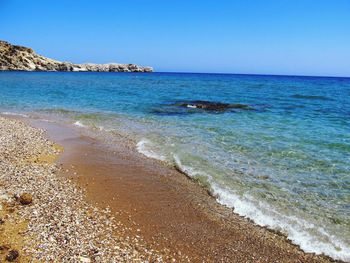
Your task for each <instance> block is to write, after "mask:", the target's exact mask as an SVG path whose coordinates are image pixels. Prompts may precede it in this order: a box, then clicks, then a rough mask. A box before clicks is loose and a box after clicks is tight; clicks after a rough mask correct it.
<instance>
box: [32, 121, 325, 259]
mask: <svg viewBox="0 0 350 263" xmlns="http://www.w3.org/2000/svg"><path fill="white" fill-rule="evenodd" d="M31 124H32V125H33V126H35V127H40V128H45V129H46V130H47V131H48V135H49V138H50V139H51V140H53V141H55V142H56V143H58V144H59V145H62V146H63V147H64V149H65V150H64V153H63V154H62V156H61V158H60V159H59V160H58V162H59V163H60V164H62V166H63V170H62V171H63V175H64V176H68V177H70V178H72V179H73V180H75V181H76V182H78V184H79V185H81V186H82V187H85V188H86V190H87V194H88V199H89V201H91V202H93V203H96V204H97V205H99V206H101V207H106V206H110V208H111V210H112V212H113V213H115V214H117V215H118V219H120V220H121V221H122V223H123V224H125V225H126V226H129V227H130V233H128V234H130V235H141V236H142V237H143V238H144V240H145V241H146V242H147V243H148V244H150V245H151V246H152V248H154V249H158V250H164V249H169V253H170V254H172V255H173V256H174V257H175V258H177V261H179V262H182V261H185V259H186V258H187V257H188V259H189V260H190V261H191V262H330V261H332V260H330V259H329V258H327V257H323V256H316V255H314V254H309V253H304V252H303V251H301V250H300V249H299V248H298V247H297V246H295V245H293V244H291V243H290V242H289V241H288V240H287V239H286V238H285V237H284V236H282V235H280V234H278V233H274V232H272V231H269V230H267V229H265V228H262V227H259V226H256V225H254V224H253V223H252V222H250V221H249V220H247V219H245V218H242V217H240V216H238V215H236V214H234V213H232V209H229V208H226V207H223V206H221V205H219V204H217V203H216V201H215V200H214V198H212V197H211V196H209V195H208V193H207V191H206V190H205V189H203V188H202V187H200V186H199V185H198V184H197V183H195V182H193V181H191V180H189V179H188V178H187V177H186V176H185V175H183V174H181V173H179V172H177V171H176V170H175V169H173V168H171V167H167V166H166V165H164V164H162V163H161V162H158V161H155V160H152V159H148V158H145V157H143V156H142V155H140V154H138V153H136V152H134V151H130V149H127V148H126V147H124V146H122V145H120V146H118V147H116V149H114V150H111V149H109V148H108V147H106V146H105V145H104V144H103V143H102V142H100V141H99V140H96V139H92V138H89V137H84V136H82V135H81V134H80V133H79V131H78V130H75V129H72V128H71V127H65V126H62V125H56V124H50V123H43V122H38V121H32V122H31Z"/></svg>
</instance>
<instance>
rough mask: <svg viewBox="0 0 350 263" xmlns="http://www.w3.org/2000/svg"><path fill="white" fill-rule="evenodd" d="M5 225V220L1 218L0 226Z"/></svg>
mask: <svg viewBox="0 0 350 263" xmlns="http://www.w3.org/2000/svg"><path fill="white" fill-rule="evenodd" d="M4 223H5V221H4V219H2V218H1V217H0V225H2V224H4Z"/></svg>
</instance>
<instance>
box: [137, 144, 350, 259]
mask: <svg viewBox="0 0 350 263" xmlns="http://www.w3.org/2000/svg"><path fill="white" fill-rule="evenodd" d="M147 144H148V145H150V144H151V141H149V140H147V139H143V140H141V141H140V142H139V143H138V144H137V150H138V151H139V152H140V153H142V154H144V155H145V156H147V157H150V158H154V159H158V160H159V159H160V158H159V157H160V155H158V154H157V153H155V152H154V151H150V150H147V149H146V145H147ZM173 158H174V163H175V166H176V167H177V168H178V169H179V170H180V171H182V172H183V173H185V174H187V175H188V176H189V177H192V178H194V177H196V176H205V177H207V179H208V181H209V183H210V186H211V190H212V192H213V196H216V201H217V202H218V203H220V204H222V205H224V206H227V207H230V208H233V209H234V212H235V213H236V214H238V215H240V216H243V217H246V218H249V219H251V220H253V221H254V222H255V223H256V224H257V225H259V226H262V227H267V228H269V229H274V230H278V231H280V232H282V233H285V234H286V235H287V238H288V239H289V240H290V241H291V242H292V243H294V244H296V245H299V246H300V248H301V249H302V250H303V251H305V252H308V253H316V254H325V255H327V256H330V257H332V258H334V259H339V260H343V261H350V248H348V247H347V245H346V244H344V243H343V242H342V241H341V240H339V239H338V238H337V237H335V236H333V235H332V234H329V233H327V231H325V229H323V228H321V227H316V226H315V225H314V224H312V223H310V222H307V221H306V220H303V219H301V218H297V217H292V216H286V215H283V214H281V213H279V212H277V211H276V210H275V209H274V208H273V207H272V206H270V205H268V204H266V203H263V202H260V201H256V200H254V199H253V198H252V197H251V196H249V195H245V196H243V197H241V196H239V195H238V194H236V193H234V191H232V190H230V189H226V188H224V187H222V186H220V185H218V184H216V183H215V182H214V181H213V179H212V177H211V176H210V175H209V174H207V173H205V172H203V171H200V170H198V169H195V168H194V167H190V166H186V165H184V164H183V163H182V162H181V160H180V158H179V156H178V155H174V156H173ZM307 230H313V231H316V232H317V233H318V234H319V236H320V237H321V238H322V239H323V240H325V241H322V240H320V237H317V236H313V235H311V234H309V233H308V232H307Z"/></svg>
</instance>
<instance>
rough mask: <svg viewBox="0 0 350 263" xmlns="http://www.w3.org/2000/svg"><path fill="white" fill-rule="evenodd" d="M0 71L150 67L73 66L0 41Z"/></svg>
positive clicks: (138, 68) (141, 69)
mask: <svg viewBox="0 0 350 263" xmlns="http://www.w3.org/2000/svg"><path fill="white" fill-rule="evenodd" d="M0 70H23V71H103V72H152V71H153V68H151V67H141V66H138V65H135V64H117V63H110V64H92V63H88V64H73V63H70V62H61V61H57V60H53V59H50V58H46V57H44V56H41V55H38V54H36V53H35V52H34V50H33V49H31V48H27V47H22V46H15V45H11V44H10V43H8V42H6V41H1V40H0Z"/></svg>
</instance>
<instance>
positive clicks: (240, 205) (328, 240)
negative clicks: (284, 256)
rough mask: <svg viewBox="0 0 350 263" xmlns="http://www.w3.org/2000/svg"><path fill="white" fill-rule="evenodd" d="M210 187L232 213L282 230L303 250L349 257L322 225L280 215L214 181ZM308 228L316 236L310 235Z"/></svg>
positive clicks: (347, 249) (343, 257)
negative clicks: (232, 209)
mask: <svg viewBox="0 0 350 263" xmlns="http://www.w3.org/2000/svg"><path fill="white" fill-rule="evenodd" d="M212 188H213V191H214V194H216V195H217V196H218V198H217V201H218V202H219V203H220V204H223V205H226V206H228V207H232V208H234V211H235V213H237V214H239V215H241V216H244V217H246V218H249V219H251V220H253V221H254V222H255V223H256V224H258V225H260V226H266V227H268V228H270V229H275V230H279V231H281V232H282V233H285V234H286V235H287V237H288V239H289V240H291V241H292V242H293V243H294V244H296V245H299V246H300V248H301V249H302V250H304V251H305V252H310V253H316V254H325V255H328V256H330V257H332V258H334V259H340V260H344V261H349V260H350V248H349V247H347V245H346V244H344V243H343V242H342V241H340V240H339V239H338V238H336V237H335V236H333V235H332V234H329V233H327V232H326V231H325V230H324V229H323V228H321V227H317V226H315V225H314V224H312V223H310V222H307V221H305V220H303V219H300V218H296V217H293V216H286V215H282V214H280V213H278V212H277V211H276V210H275V209H274V208H273V207H271V206H270V205H268V204H265V203H262V202H259V201H255V200H253V198H251V197H250V196H243V197H239V196H238V195H237V194H235V193H234V192H233V191H231V190H228V189H224V188H222V187H220V186H218V185H216V184H212ZM308 230H309V231H308ZM311 231H312V232H314V233H317V235H311V234H310V232H311Z"/></svg>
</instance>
